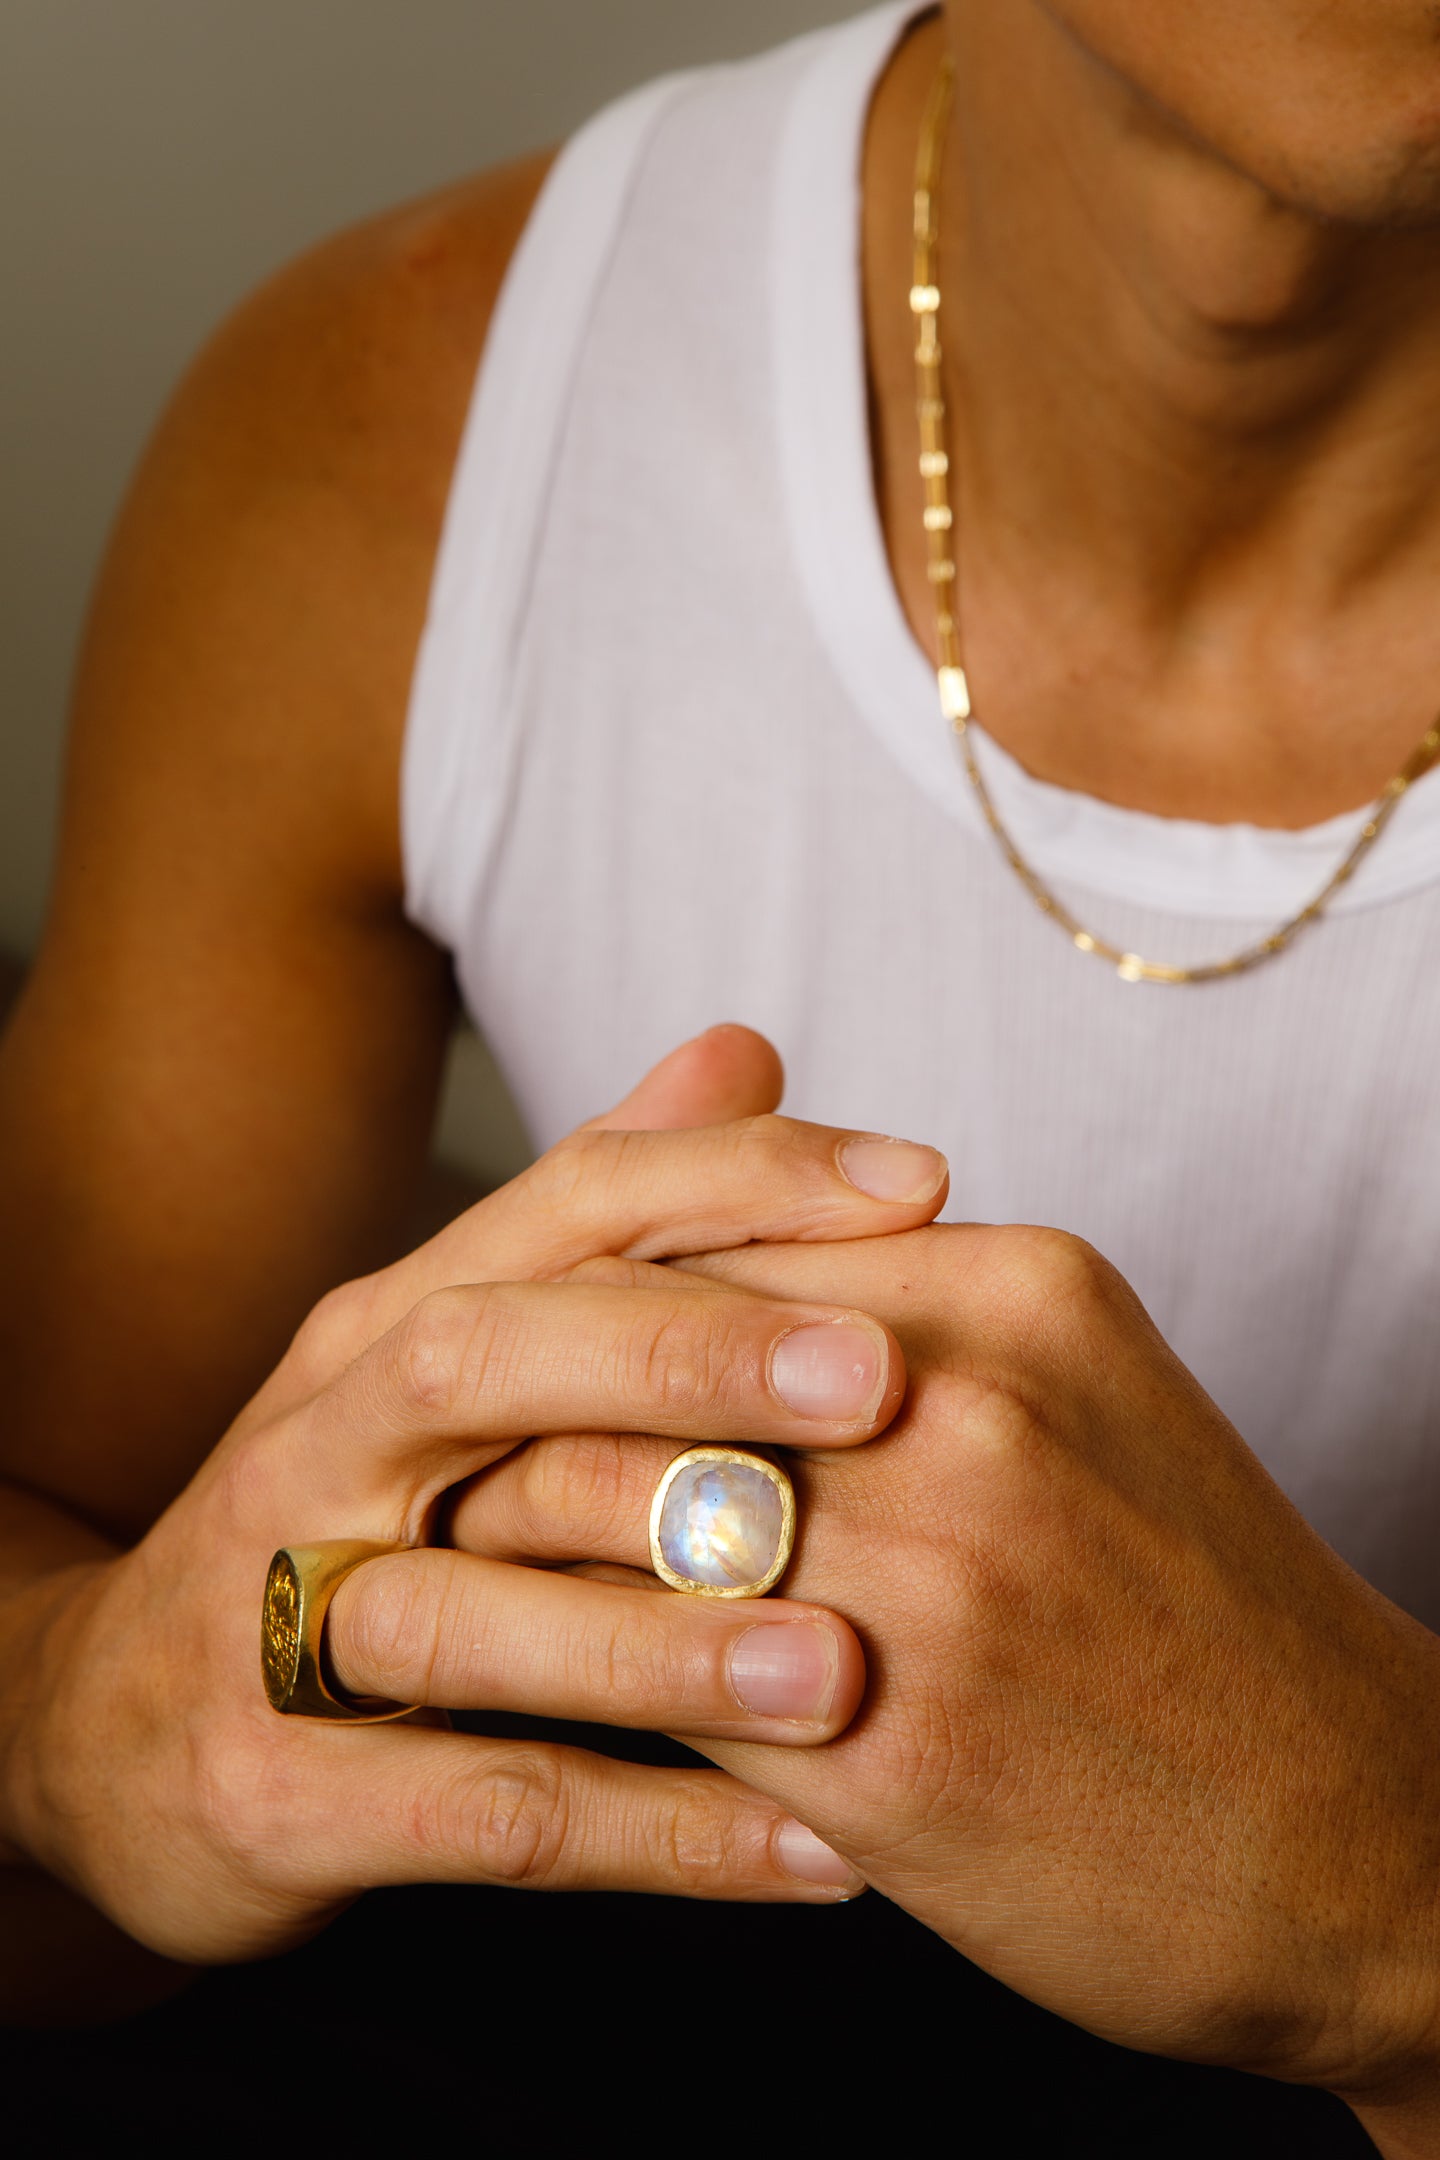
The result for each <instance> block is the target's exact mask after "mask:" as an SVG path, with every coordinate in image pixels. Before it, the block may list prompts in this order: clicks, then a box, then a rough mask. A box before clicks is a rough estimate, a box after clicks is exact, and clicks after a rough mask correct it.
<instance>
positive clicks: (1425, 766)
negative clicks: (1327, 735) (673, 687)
mask: <svg viewBox="0 0 1440 2160" xmlns="http://www.w3.org/2000/svg"><path fill="white" fill-rule="evenodd" d="M954 80H955V69H954V63H953V61H952V60H951V59H949V58H948V57H947V58H946V60H945V61H944V63H943V65H942V67H941V70H940V74H939V76H938V77H937V79H936V82H935V87H934V89H933V90H932V91H931V93H930V99H929V103H928V104H927V106H926V110H925V123H924V126H923V128H922V130H921V135H920V150H919V155H918V157H917V158H916V161H915V260H914V275H913V277H912V280H911V285H910V309H911V313H912V314H913V315H914V317H915V319H916V328H917V333H918V335H917V340H916V345H915V368H916V378H917V381H916V410H917V413H918V415H919V421H920V477H921V480H922V482H923V484H924V490H925V541H926V556H927V562H926V567H927V571H928V574H929V580H930V587H931V590H932V592H933V594H934V597H935V634H936V643H937V647H938V653H939V659H938V664H937V667H936V670H935V673H936V680H937V682H938V684H939V688H940V709H941V711H942V712H943V714H944V716H945V718H946V720H947V721H948V722H949V723H950V725H951V727H953V729H954V730H955V734H956V736H957V737H958V739H959V743H960V748H961V752H962V754H963V757H964V761H965V770H966V773H967V774H968V775H969V779H970V785H971V786H972V787H973V788H974V790H975V794H976V796H977V798H978V800H979V803H980V808H981V810H982V811H983V813H984V817H985V822H986V824H987V825H988V826H989V828H990V830H991V832H992V833H993V834H994V835H995V838H996V839H997V840H998V841H999V843H1000V846H1001V848H1002V850H1003V852H1004V855H1005V859H1006V861H1007V862H1008V863H1009V865H1010V867H1011V869H1012V870H1013V871H1014V872H1015V875H1016V876H1017V877H1018V878H1019V879H1020V881H1021V883H1022V884H1023V885H1024V886H1025V888H1026V890H1027V891H1028V893H1029V894H1030V897H1031V898H1032V900H1034V902H1035V904H1036V905H1037V907H1039V908H1041V909H1042V910H1043V912H1044V913H1045V914H1046V915H1048V916H1049V917H1050V918H1051V920H1052V921H1054V922H1056V923H1058V924H1059V925H1060V927H1061V929H1062V930H1064V931H1065V932H1066V933H1067V934H1068V936H1069V938H1070V940H1071V942H1072V943H1073V944H1074V945H1075V946H1076V948H1077V949H1078V950H1079V951H1080V952H1082V953H1093V954H1094V955H1095V957H1096V958H1097V959H1099V960H1104V961H1107V962H1108V963H1109V964H1110V966H1111V967H1113V968H1114V969H1115V971H1116V973H1117V974H1118V975H1119V976H1120V977H1121V978H1122V980H1123V981H1125V982H1154V983H1200V982H1215V981H1216V980H1218V979H1219V978H1220V977H1221V976H1224V975H1239V974H1242V973H1243V972H1244V971H1245V969H1247V968H1252V967H1256V966H1258V964H1259V963H1260V962H1261V961H1262V960H1273V959H1274V957H1275V955H1276V954H1277V953H1281V952H1283V951H1284V950H1285V948H1286V946H1287V945H1289V944H1290V943H1291V941H1292V940H1293V939H1294V938H1295V936H1296V935H1297V933H1298V932H1299V931H1301V930H1303V929H1304V928H1305V927H1306V925H1307V924H1309V923H1313V922H1317V921H1318V920H1319V918H1320V917H1321V916H1322V915H1323V914H1324V912H1325V910H1326V908H1327V907H1328V906H1329V904H1330V902H1331V900H1332V899H1333V897H1334V895H1335V894H1336V893H1337V892H1338V891H1339V889H1340V887H1341V886H1342V885H1344V884H1346V883H1347V882H1348V880H1349V879H1350V878H1351V877H1353V876H1354V874H1355V871H1356V868H1357V867H1358V865H1359V864H1360V863H1361V862H1362V861H1363V859H1364V858H1365V856H1366V855H1368V854H1369V852H1370V850H1371V848H1372V847H1374V845H1375V843H1376V841H1377V840H1378V839H1379V838H1380V835H1381V833H1382V832H1383V831H1384V830H1385V827H1386V826H1387V824H1388V823H1389V822H1390V819H1391V817H1392V816H1393V815H1394V811H1395V806H1396V804H1397V803H1398V802H1399V800H1400V798H1401V796H1402V795H1403V794H1404V793H1405V791H1406V789H1407V788H1408V787H1410V786H1411V784H1412V783H1413V782H1414V781H1416V780H1418V779H1420V778H1421V776H1422V775H1423V774H1424V773H1426V772H1428V771H1429V769H1430V767H1431V766H1432V765H1433V764H1434V762H1435V756H1436V752H1437V751H1440V723H1437V724H1436V725H1435V726H1433V727H1431V728H1430V730H1429V731H1428V733H1427V734H1426V735H1425V737H1424V738H1423V740H1422V741H1421V742H1420V743H1419V744H1418V745H1417V747H1416V749H1415V751H1414V753H1413V755H1412V756H1411V757H1409V758H1408V759H1407V760H1406V762H1405V763H1404V764H1403V765H1402V766H1401V768H1400V770H1399V772H1398V773H1396V775H1395V777H1394V779H1393V780H1391V781H1390V783H1389V784H1388V786H1387V787H1386V788H1385V789H1384V791H1383V792H1382V793H1381V794H1380V796H1379V797H1378V798H1377V800H1376V801H1375V803H1374V805H1373V806H1372V808H1371V811H1370V815H1369V816H1368V817H1367V818H1366V820H1365V822H1364V824H1363V825H1362V826H1361V828H1360V832H1359V835H1358V837H1357V839H1356V840H1355V843H1354V845H1353V847H1351V849H1350V850H1349V852H1348V854H1347V855H1346V856H1345V858H1344V860H1343V861H1342V862H1341V863H1340V865H1339V867H1338V869H1336V870H1335V871H1334V872H1333V874H1332V875H1331V876H1330V877H1329V878H1328V879H1327V880H1326V882H1325V884H1324V885H1323V886H1322V887H1321V889H1320V891H1319V892H1318V893H1316V895H1315V897H1314V899H1313V900H1312V901H1311V902H1310V903H1309V905H1308V906H1307V907H1303V908H1301V910H1300V912H1299V914H1298V915H1292V916H1291V917H1290V919H1289V920H1288V921H1287V922H1283V923H1281V925H1280V926H1279V928H1278V929H1277V930H1272V931H1271V933H1270V935H1269V936H1268V937H1266V938H1262V939H1261V940H1260V942H1259V943H1258V944H1256V945H1247V946H1246V947H1245V949H1244V950H1243V951H1242V952H1238V953H1235V954H1234V955H1233V956H1232V957H1231V958H1230V959H1228V960H1212V961H1210V962H1208V963H1207V964H1206V965H1204V966H1203V967H1167V966H1165V965H1163V964H1162V963H1161V962H1159V961H1156V960H1142V959H1141V957H1140V955H1139V953H1133V952H1124V951H1122V950H1121V948H1120V947H1119V946H1118V945H1112V944H1110V943H1109V942H1108V941H1107V940H1106V939H1105V938H1102V937H1097V936H1096V935H1095V933H1094V932H1093V931H1091V930H1086V929H1085V928H1084V927H1083V925H1082V924H1080V923H1078V922H1077V921H1076V920H1075V917H1074V916H1073V915H1072V914H1071V913H1070V910H1069V909H1068V908H1067V907H1066V906H1065V904H1064V902H1063V901H1062V900H1060V899H1059V898H1058V897H1057V896H1056V894H1055V893H1053V892H1052V891H1051V889H1050V887H1049V886H1048V885H1047V884H1046V883H1045V881H1044V879H1043V878H1042V877H1041V876H1040V875H1039V874H1038V872H1037V871H1035V870H1033V869H1032V868H1031V866H1030V864H1029V863H1028V862H1026V860H1025V858H1024V856H1023V855H1022V854H1021V853H1020V850H1019V848H1018V847H1017V846H1016V845H1015V842H1014V840H1013V839H1012V838H1011V837H1010V834H1009V832H1008V831H1007V830H1006V827H1005V824H1004V822H1003V820H1002V819H1001V817H1000V813H999V811H998V810H997V809H996V808H995V804H994V801H993V800H992V798H991V795H990V790H989V788H988V787H987V786H986V785H985V776H984V774H983V773H982V772H981V770H980V767H979V765H978V763H977V762H976V757H975V745H974V742H973V741H972V739H971V733H970V722H971V718H972V714H971V707H970V686H969V683H968V681H967V680H966V675H965V667H964V662H963V660H962V658H961V647H960V625H959V619H958V618H959V604H960V603H959V580H958V575H957V570H956V563H955V516H954V510H953V507H952V504H951V500H950V444H949V429H948V427H947V424H946V411H945V386H944V377H943V373H942V370H941V363H940V273H939V263H938V251H939V195H940V167H941V160H942V157H943V153H944V145H945V134H946V126H947V122H948V121H949V117H950V101H951V94H952V91H953V87H954Z"/></svg>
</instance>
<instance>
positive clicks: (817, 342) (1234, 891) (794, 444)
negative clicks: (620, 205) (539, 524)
mask: <svg viewBox="0 0 1440 2160" xmlns="http://www.w3.org/2000/svg"><path fill="white" fill-rule="evenodd" d="M926 11H927V10H926V9H925V8H924V7H919V6H916V5H915V4H914V0H901V4H898V5H890V6H886V7H882V8H878V9H875V10H873V11H872V12H870V13H867V14H865V15H862V16H860V17H858V18H857V19H856V20H855V21H853V22H851V23H848V24H844V25H842V26H840V28H839V29H838V30H835V31H832V32H830V33H829V34H828V35H826V36H825V37H823V38H818V39H814V40H806V41H805V42H806V45H807V46H808V47H809V50H808V52H807V53H806V54H805V60H804V65H803V67H802V69H801V72H800V75H799V79H798V81H797V84H796V90H795V96H794V99H793V103H792V105H791V109H790V113H789V117H788V124H787V127H786V130H785V134H784V138H783V140H782V144H781V150H780V158H779V166H778V171H777V176H776V200H775V217H774V224H773V252H772V260H771V305H772V322H773V326H774V337H775V352H774V360H775V382H776V394H777V426H778V441H777V457H778V460H779V465H780V470H781V483H782V489H783V494H784V500H785V507H786V515H787V517H788V520H789V525H790V537H791V543H792V546H793V549H794V553H795V559H796V563H797V566H798V570H799V574H800V580H801V583H802V586H803V588H804V591H805V594H806V598H807V602H808V605H809V608H810V611H811V614H812V617H813V620H814V623H815V626H816V629H817V631H818V632H819V635H820V639H821V642H822V644H823V646H824V649H825V651H826V654H827V656H828V659H829V662H830V664H831V667H832V669H833V672H834V676H835V690H836V694H837V696H840V697H844V698H846V699H847V700H848V701H849V702H850V703H851V704H852V705H853V706H854V707H855V709H856V710H857V711H858V712H859V714H860V715H861V716H862V717H863V719H864V720H865V721H866V722H867V723H868V725H869V726H870V728H871V729H872V730H873V732H874V733H875V734H876V735H877V736H878V737H879V738H880V740H881V741H882V742H883V743H884V744H885V746H886V747H887V749H888V750H889V752H890V753H891V755H892V756H893V757H894V758H895V759H896V760H897V762H898V763H899V764H900V766H901V767H902V769H903V770H904V771H905V772H906V774H907V775H908V776H909V778H910V780H911V781H912V782H913V783H914V784H915V785H916V786H918V787H919V788H921V789H922V790H923V791H924V792H925V793H926V795H928V796H929V797H930V799H931V800H932V801H933V802H934V803H935V804H936V805H937V807H938V808H939V809H940V810H942V811H943V812H944V813H945V814H946V815H947V816H948V817H950V818H952V819H953V820H954V821H955V822H956V823H957V824H958V825H959V826H961V827H962V828H964V829H965V831H966V832H967V833H969V834H972V835H978V836H983V838H984V841H985V844H987V845H990V846H993V845H994V842H993V840H992V839H991V837H990V835H989V834H988V832H986V830H985V827H984V824H983V821H982V819H981V817H980V814H979V809H978V805H977V803H976V801H975V797H974V794H973V791H972V789H971V787H970V784H969V782H968V780H967V779H966V777H965V774H964V772H963V770H962V768H961V764H960V760H959V757H958V756H957V754H956V747H955V744H954V741H953V737H952V735H951V732H950V730H949V728H948V726H947V724H946V723H945V721H944V719H943V718H942V716H941V713H940V709H939V703H938V699H937V696H936V689H935V678H934V675H933V673H932V671H931V668H930V664H929V661H928V659H927V658H926V655H925V654H924V652H923V651H922V650H921V648H920V646H919V645H918V643H917V642H916V640H915V637H914V635H913V633H912V631H911V629H910V625H909V622H908V621H907V619H906V616H905V613H904V610H903V608H902V606H901V602H900V598H899V594H898V592H897V591H896V588H895V582H894V578H893V576H892V574H891V569H890V562H889V557H888V554H887V552H886V548H885V541H884V535H883V531H882V528H881V523H880V516H879V511H878V508H877V505H876V501H875V493H874V485H873V478H872V469H871V461H870V436H869V416H868V406H867V390H866V356H865V345H864V326H863V317H862V305H861V292H860V209H861V204H860V169H861V151H862V143H863V135H864V127H865V122H866V117H867V115H868V112H869V107H870V100H871V97H872V94H873V91H874V88H875V85H876V83H877V82H878V80H879V77H880V75H881V73H882V72H883V70H884V67H885V65H886V62H887V61H888V59H889V57H890V55H891V54H892V52H893V51H894V49H895V46H896V45H897V43H898V42H899V40H900V38H901V36H902V35H903V33H904V31H905V30H906V28H907V27H908V25H909V24H910V23H911V22H912V21H914V20H915V19H916V17H917V16H919V15H920V14H922V13H925V12H926ZM977 733H979V734H980V736H981V739H980V741H979V743H978V745H977V754H978V756H979V758H980V760H981V764H982V768H983V770H984V772H985V775H986V779H987V781H988V783H989V785H990V788H991V791H992V793H993V795H994V797H995V800H996V803H997V806H998V807H999V809H1000V812H1001V815H1002V816H1003V817H1004V818H1005V820H1006V822H1007V824H1008V825H1009V826H1010V828H1011V830H1012V832H1013V833H1014V835H1015V838H1016V840H1017V842H1018V843H1019V845H1020V846H1021V848H1022V849H1023V850H1024V851H1025V853H1026V854H1027V855H1028V856H1029V857H1030V859H1031V860H1032V862H1033V863H1034V865H1035V867H1036V868H1037V869H1038V870H1039V872H1040V874H1041V875H1042V876H1044V877H1046V878H1049V879H1051V880H1052V881H1054V882H1055V883H1056V884H1058V885H1060V886H1061V887H1062V888H1074V889H1076V890H1077V891H1083V892H1090V893H1094V894H1097V895H1101V896H1104V897H1107V898H1110V899H1114V900H1118V901H1122V902H1127V903H1131V904H1134V905H1137V906H1141V907H1146V908H1150V909H1156V910H1159V911H1162V912H1167V913H1170V914H1174V915H1182V916H1190V917H1198V918H1217V919H1230V920H1233V921H1236V922H1248V923H1256V924H1259V923H1263V922H1266V921H1268V920H1270V919H1274V918H1279V917H1281V916H1284V915H1287V914H1290V913H1292V912H1294V911H1296V910H1297V909H1299V908H1301V907H1303V906H1304V904H1305V902H1306V901H1307V900H1308V899H1309V898H1310V897H1311V895H1312V894H1313V893H1314V892H1315V891H1316V890H1318V889H1319V887H1320V886H1321V885H1322V884H1323V883H1324V881H1325V879H1326V878H1327V877H1328V876H1329V874H1330V872H1331V871H1332V870H1333V869H1334V867H1335V865H1336V863H1337V862H1338V861H1339V860H1340V858H1341V857H1342V856H1343V854H1344V853H1345V851H1346V849H1347V848H1348V847H1349V846H1350V844H1351V842H1352V841H1353V840H1354V838H1355V837H1356V835H1357V834H1358V831H1359V828H1360V826H1361V824H1363V822H1364V820H1365V817H1366V816H1367V815H1368V810H1369V806H1368V805H1365V806H1362V807H1361V808H1359V809H1357V810H1354V811H1347V812H1345V813H1343V814H1342V815H1340V816H1338V817H1333V818H1327V819H1326V820H1325V821H1324V822H1323V823H1321V824H1319V825H1311V826H1306V827H1303V828H1301V829H1299V830H1294V831H1290V830H1275V829H1272V828H1268V827H1259V826H1253V825H1244V824H1232V825H1210V824H1205V823H1202V822H1200V821H1198V820H1192V819H1188V818H1169V817H1160V816H1156V815H1154V814H1153V813H1150V812H1146V811H1139V810H1129V809H1122V808H1120V807H1119V806H1118V805H1116V804H1114V803H1107V802H1103V801H1101V800H1099V799H1098V798H1096V797H1094V796H1090V795H1084V794H1080V793H1077V792H1075V791H1073V790H1071V789H1068V788H1062V787H1056V786H1054V785H1052V784H1051V783H1049V782H1047V781H1043V780H1038V779H1036V778H1034V777H1033V776H1032V775H1031V774H1029V773H1027V772H1026V771H1025V770H1024V768H1023V767H1022V766H1021V765H1020V764H1019V763H1018V762H1017V761H1016V760H1015V759H1014V758H1012V757H1011V756H1009V754H1008V753H1007V752H1006V751H1005V750H1003V749H1002V748H1001V747H1000V745H999V744H998V743H996V742H994V741H993V740H992V739H991V738H990V737H989V736H986V735H984V734H983V731H980V730H977ZM1437 878H1440V772H1432V773H1430V774H1428V775H1427V776H1426V778H1425V779H1424V780H1423V781H1421V782H1419V783H1418V784H1417V785H1416V786H1415V787H1414V788H1412V789H1411V791H1410V793H1409V794H1408V795H1407V796H1406V798H1405V800H1404V801H1403V802H1402V803H1401V804H1400V806H1399V808H1398V809H1397V811H1396V813H1395V816H1394V818H1393V819H1392V821H1391V824H1390V827H1389V829H1388V831H1387V832H1386V834H1385V837H1384V839H1383V841H1382V842H1381V844H1380V846H1379V847H1377V848H1376V849H1375V850H1374V852H1373V853H1372V854H1371V855H1369V856H1368V857H1367V858H1366V859H1365V861H1364V862H1363V863H1362V864H1361V866H1360V868H1359V869H1358V871H1357V872H1356V875H1355V877H1354V879H1353V880H1352V881H1351V883H1350V884H1349V885H1348V886H1346V887H1344V888H1342V890H1341V891H1340V892H1339V893H1338V894H1337V896H1336V898H1335V900H1334V902H1333V903H1332V907H1333V910H1334V911H1335V912H1341V911H1346V910H1351V909H1355V908H1360V907H1366V906H1373V905H1375V904H1377V903H1379V902H1383V901H1388V900H1393V899H1397V898H1399V897H1401V896H1402V895H1404V894H1406V893H1409V892H1413V891H1416V890H1418V889H1419V888H1421V887H1422V886H1425V885H1428V884H1431V883H1433V882H1434V881H1435V880H1436V879H1437Z"/></svg>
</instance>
